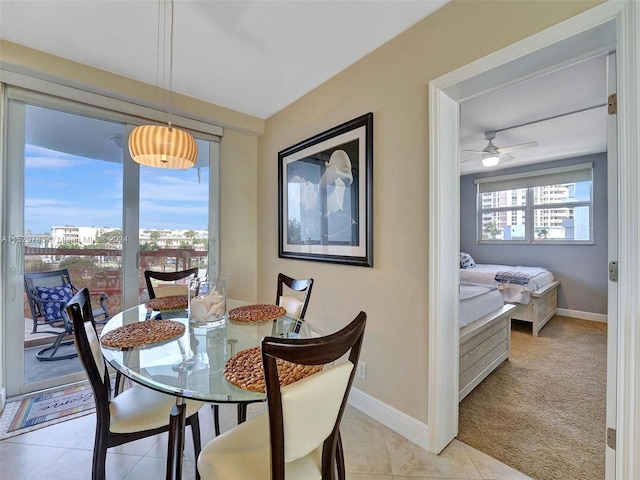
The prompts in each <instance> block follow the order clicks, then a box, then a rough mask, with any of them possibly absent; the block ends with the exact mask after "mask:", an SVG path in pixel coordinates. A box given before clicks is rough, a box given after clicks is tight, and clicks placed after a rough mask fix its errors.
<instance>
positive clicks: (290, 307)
mask: <svg viewBox="0 0 640 480" xmlns="http://www.w3.org/2000/svg"><path fill="white" fill-rule="evenodd" d="M285 287H287V288H288V289H289V290H292V291H294V292H305V294H304V296H303V298H299V297H295V296H292V295H290V294H288V295H283V293H288V292H286V290H285ZM312 287H313V278H305V279H297V278H291V277H289V276H287V275H285V274H284V273H279V274H278V284H277V288H276V305H280V306H281V307H283V308H284V309H285V310H286V311H287V313H288V314H289V315H291V316H292V317H294V318H296V319H298V320H304V315H305V313H306V312H307V306H308V305H309V299H310V298H311V288H312ZM300 326H301V324H300V322H296V323H295V324H294V326H293V331H294V332H295V333H298V332H299V331H300ZM259 401H261V400H254V401H251V402H239V403H238V407H237V412H238V413H237V416H238V423H242V422H244V421H245V420H246V418H247V407H248V405H249V403H255V402H259ZM211 407H212V408H213V429H214V431H215V433H216V436H217V435H220V407H219V405H218V404H215V403H214V404H212V405H211Z"/></svg>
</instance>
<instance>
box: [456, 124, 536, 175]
mask: <svg viewBox="0 0 640 480" xmlns="http://www.w3.org/2000/svg"><path fill="white" fill-rule="evenodd" d="M494 138H496V130H488V131H486V132H484V139H485V140H488V141H489V144H488V145H487V146H486V147H484V148H483V149H482V150H462V151H463V152H473V153H481V154H482V165H484V166H485V167H493V166H495V165H498V163H500V160H511V159H513V158H515V157H514V156H513V155H510V154H509V153H510V152H515V151H516V150H520V149H522V148H528V147H537V146H538V143H537V142H527V143H519V144H517V145H510V146H508V147H502V148H501V147H498V146H497V145H494V143H493V139H494ZM471 160H475V158H471V159H469V160H465V161H464V162H470V161H471ZM464 162H462V163H464Z"/></svg>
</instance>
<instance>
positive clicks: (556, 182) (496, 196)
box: [475, 163, 593, 244]
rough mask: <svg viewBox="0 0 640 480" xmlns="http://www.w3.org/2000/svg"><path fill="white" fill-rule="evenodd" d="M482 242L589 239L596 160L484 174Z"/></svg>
mask: <svg viewBox="0 0 640 480" xmlns="http://www.w3.org/2000/svg"><path fill="white" fill-rule="evenodd" d="M475 183H476V184H477V186H478V197H477V198H478V243H503V242H509V243H512V242H513V243H539V244H549V243H553V244H576V243H578V244H590V243H592V240H593V218H592V217H593V208H592V201H593V164H591V163H584V164H579V165H571V166H567V167H557V168H551V169H545V170H537V171H535V172H526V173H519V174H513V175H504V176H500V177H490V178H479V179H476V180H475Z"/></svg>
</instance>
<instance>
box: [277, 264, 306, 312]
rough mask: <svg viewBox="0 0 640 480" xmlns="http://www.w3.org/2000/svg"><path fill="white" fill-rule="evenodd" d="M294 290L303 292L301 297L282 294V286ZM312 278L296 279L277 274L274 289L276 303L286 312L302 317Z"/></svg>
mask: <svg viewBox="0 0 640 480" xmlns="http://www.w3.org/2000/svg"><path fill="white" fill-rule="evenodd" d="M285 286H286V287H287V288H289V290H292V291H294V292H305V294H304V296H303V297H302V298H299V297H295V296H291V295H284V293H285V290H284V287H285ZM312 287H313V278H305V279H297V278H291V277H289V276H287V275H285V274H284V273H279V274H278V288H277V291H276V305H280V306H281V307H284V308H285V309H286V310H287V313H288V314H289V315H291V316H292V317H295V318H301V319H304V315H305V313H306V312H307V306H308V305H309V299H310V298H311V288H312Z"/></svg>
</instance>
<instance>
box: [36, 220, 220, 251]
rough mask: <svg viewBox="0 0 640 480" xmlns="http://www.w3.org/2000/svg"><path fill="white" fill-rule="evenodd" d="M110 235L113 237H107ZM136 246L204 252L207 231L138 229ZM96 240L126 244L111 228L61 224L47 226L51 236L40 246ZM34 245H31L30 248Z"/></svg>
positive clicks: (81, 245) (80, 244) (86, 242)
mask: <svg viewBox="0 0 640 480" xmlns="http://www.w3.org/2000/svg"><path fill="white" fill-rule="evenodd" d="M109 232H113V233H114V235H113V237H109ZM138 236H139V240H140V245H144V244H155V245H156V246H157V247H158V248H176V247H180V246H181V245H184V244H187V245H194V246H198V245H199V246H202V247H204V249H206V246H207V240H208V238H209V232H207V230H169V229H162V228H159V229H153V228H144V229H140V230H139V233H138ZM99 239H102V241H103V242H105V243H109V244H113V245H118V244H122V243H125V242H127V241H128V239H127V238H126V237H124V238H123V237H122V230H121V229H119V228H113V227H79V226H75V225H62V226H53V227H51V237H50V238H46V237H44V236H43V237H42V239H41V240H40V246H41V247H53V248H55V247H58V246H60V245H63V244H75V245H78V246H79V247H86V246H90V245H95V244H96V243H97V241H98V240H99ZM34 246H35V245H34Z"/></svg>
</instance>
